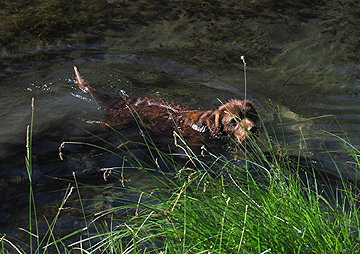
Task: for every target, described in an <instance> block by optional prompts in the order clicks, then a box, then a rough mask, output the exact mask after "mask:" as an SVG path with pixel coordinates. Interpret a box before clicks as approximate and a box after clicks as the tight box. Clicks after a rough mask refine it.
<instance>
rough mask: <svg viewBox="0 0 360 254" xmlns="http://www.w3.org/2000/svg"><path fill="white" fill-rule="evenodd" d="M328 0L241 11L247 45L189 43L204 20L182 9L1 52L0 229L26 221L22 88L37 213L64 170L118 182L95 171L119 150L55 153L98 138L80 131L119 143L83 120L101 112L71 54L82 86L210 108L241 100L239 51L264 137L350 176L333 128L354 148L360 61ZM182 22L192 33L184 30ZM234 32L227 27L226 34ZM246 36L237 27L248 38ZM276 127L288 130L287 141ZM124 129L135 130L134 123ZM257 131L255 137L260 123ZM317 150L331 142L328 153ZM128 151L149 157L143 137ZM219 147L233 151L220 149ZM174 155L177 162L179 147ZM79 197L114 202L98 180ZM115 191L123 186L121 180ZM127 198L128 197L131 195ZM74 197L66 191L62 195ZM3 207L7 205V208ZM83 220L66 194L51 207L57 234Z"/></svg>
mask: <svg viewBox="0 0 360 254" xmlns="http://www.w3.org/2000/svg"><path fill="white" fill-rule="evenodd" d="M330 7H331V6H330V5H329V6H327V7H326V8H330ZM335 7H336V8H337V6H335ZM335 7H334V8H333V9H331V11H329V9H326V8H325V7H324V8H325V9H324V10H322V11H321V12H319V16H321V15H325V14H324V13H325V11H327V15H328V16H329V17H328V18H326V19H321V18H314V19H309V20H308V21H307V22H302V21H300V20H294V19H289V20H287V19H286V18H282V19H280V20H277V22H273V23H272V22H268V19H269V17H270V20H271V17H272V16H274V13H273V12H272V11H269V13H268V15H269V16H267V17H264V16H256V17H252V18H248V19H244V20H243V23H242V27H240V28H239V30H241V31H248V30H246V29H250V30H251V31H252V33H253V34H255V35H253V38H252V39H253V40H254V41H253V43H250V44H256V43H257V45H250V44H246V43H245V44H241V43H240V42H239V41H237V40H236V38H234V42H233V43H229V41H226V39H223V41H222V40H219V41H216V46H215V47H214V45H213V44H201V43H199V44H196V43H193V44H192V43H189V42H188V40H193V39H190V38H194V37H195V38H197V39H198V38H201V35H204V34H205V32H204V30H206V31H209V30H208V29H209V27H208V28H207V29H205V28H203V27H205V24H204V22H203V21H199V22H192V23H191V22H189V23H186V21H184V20H185V18H184V20H182V19H180V21H182V22H183V23H182V22H180V21H172V20H170V21H166V22H165V21H164V22H165V23H164V24H162V23H156V22H154V23H150V24H149V25H148V26H146V27H142V26H139V27H138V30H134V31H133V32H132V33H131V36H129V37H126V38H125V37H123V36H120V35H119V34H117V33H116V32H114V33H113V34H112V36H105V37H104V38H103V41H102V43H99V44H96V45H67V46H59V47H49V48H39V49H26V50H24V51H21V52H20V51H16V52H6V53H4V54H3V55H2V56H1V65H0V66H1V68H0V77H1V79H0V88H1V94H0V112H1V113H0V114H1V117H0V126H1V130H0V160H1V162H2V163H1V164H0V186H1V187H0V194H1V195H0V201H1V202H0V204H1V205H0V229H1V232H3V233H6V234H7V235H10V236H15V237H17V238H20V239H21V238H24V237H25V236H26V233H24V232H22V231H19V230H17V228H19V227H23V228H27V227H28V222H27V219H28V191H29V188H28V179H27V174H26V169H25V167H24V157H25V155H26V147H25V137H26V128H27V125H29V123H30V120H31V119H30V118H31V106H30V104H31V99H32V98H34V99H35V118H34V140H33V160H34V162H33V163H34V173H33V182H34V190H35V193H36V195H35V199H36V204H37V207H38V208H39V214H45V216H47V217H48V218H52V216H53V215H54V213H55V211H56V210H57V208H58V207H59V205H60V202H61V200H62V198H63V197H64V193H65V189H66V188H67V186H68V181H67V180H73V172H75V174H76V176H77V178H78V179H79V181H80V182H83V183H87V184H99V185H104V186H113V187H121V183H120V182H119V181H117V180H115V179H113V178H111V177H110V178H109V179H107V180H108V181H104V178H103V172H102V171H99V169H100V168H108V167H113V166H117V165H123V163H124V160H123V158H124V156H127V155H128V154H127V153H126V152H123V153H120V154H119V156H115V155H111V154H109V153H104V152H103V151H101V150H99V149H95V148H94V147H89V146H85V145H76V144H69V143H67V144H65V148H64V149H63V150H62V152H63V153H64V155H65V159H64V160H63V161H62V160H61V159H60V157H59V146H60V144H61V143H62V142H64V141H69V142H86V143H90V144H97V145H99V146H104V145H105V146H106V144H104V142H102V141H101V140H99V138H98V137H94V136H92V135H91V134H89V133H93V134H96V135H99V137H100V138H102V139H105V140H108V141H110V142H111V143H113V144H115V145H120V144H121V142H120V141H119V140H118V139H117V138H116V137H114V135H113V134H112V133H109V132H106V131H104V129H103V128H102V127H101V126H99V125H98V124H89V123H87V122H86V120H91V121H98V120H100V119H101V116H102V114H101V110H99V109H98V107H97V106H96V104H95V103H94V101H93V100H92V99H91V97H90V96H89V95H87V94H84V93H83V92H82V91H80V90H79V89H78V88H77V85H76V84H75V77H74V73H73V69H72V65H73V64H76V65H77V66H78V67H79V68H80V70H81V73H82V74H83V76H84V78H85V80H86V81H87V82H88V83H89V84H90V85H92V86H93V87H95V88H97V89H100V90H102V91H104V92H106V93H108V94H111V95H113V96H150V97H158V96H160V97H161V98H162V99H164V100H170V101H176V102H178V103H179V104H183V105H186V106H189V107H195V108H199V109H204V110H205V109H210V108H212V109H215V108H216V107H218V106H219V105H220V102H219V101H218V100H217V99H218V98H219V99H220V100H221V101H223V102H226V101H227V100H229V99H233V98H237V99H243V98H244V91H245V87H244V72H243V65H242V61H241V60H240V56H241V55H243V54H244V55H245V56H246V61H247V98H248V99H249V100H252V101H254V103H255V105H256V106H257V107H258V108H259V109H261V112H260V113H261V115H262V116H264V119H265V128H267V129H268V130H271V129H272V128H274V132H275V133H273V134H271V137H270V138H271V139H273V140H275V139H278V140H279V141H280V142H282V143H284V144H289V145H290V146H291V147H292V148H293V149H294V151H295V152H296V151H297V149H299V147H306V148H307V152H304V153H303V155H305V156H310V157H312V158H314V163H318V164H321V165H320V166H319V167H321V168H324V169H325V170H326V171H328V172H332V173H334V174H337V169H336V168H335V167H334V165H333V162H332V161H331V160H330V158H332V159H333V160H335V161H336V163H337V164H338V166H339V170H340V171H341V173H342V174H344V175H345V176H346V177H351V178H357V177H358V172H357V171H356V167H355V166H354V165H353V164H352V163H351V162H350V158H349V156H348V151H347V150H346V149H345V148H344V147H343V143H342V142H341V140H340V139H339V137H340V138H344V139H346V140H349V141H350V142H351V143H352V145H353V146H354V147H356V148H359V145H360V140H359V132H360V118H359V109H360V97H359V84H360V81H359V74H360V72H359V70H360V65H359V61H358V60H357V58H356V57H350V56H351V55H352V54H353V53H351V52H350V53H349V51H346V47H347V46H349V44H345V43H344V42H343V40H340V38H342V36H344V34H346V31H348V29H350V28H349V27H348V26H349V25H343V26H340V25H339V24H337V23H336V20H335V17H337V15H338V12H337V11H335V10H336V8H335ZM339 12H341V10H340V11H339ZM320 13H322V14H321V15H320ZM275 16H276V15H275ZM341 17H342V19H345V17H344V16H341ZM217 22H218V23H217V26H218V27H221V25H224V27H225V25H226V24H227V22H228V21H226V20H225V21H224V20H218V21H217ZM184 24H186V25H184ZM349 24H350V25H351V23H349ZM187 26H191V31H193V32H191V34H190V35H188V34H189V29H190V28H189V27H187ZM213 26H215V25H213ZM229 27H230V28H232V27H231V26H230V25H229ZM222 28H223V27H222ZM230 28H229V29H230ZM330 28H331V29H335V30H336V33H334V32H333V30H331V29H330ZM237 29H238V28H237ZM329 29H330V30H329ZM230 30H231V29H230ZM152 31H154V32H152ZM236 31H238V30H236ZM329 31H330V32H329ZM228 32H230V31H228ZM207 33H208V32H207ZM225 33H226V31H224V34H225ZM169 34H173V35H175V38H174V37H171V36H169ZM199 34H200V35H199ZM232 34H233V36H235V33H234V32H232ZM239 34H240V35H241V36H243V35H244V34H241V33H240V32H239ZM250 34H251V33H249V32H246V33H245V35H246V36H250ZM240 35H239V37H240ZM351 36H354V35H349V37H347V38H348V40H350V39H351V38H353V37H351ZM114 38H116V39H114ZM263 38H266V39H267V41H265V40H262V39H263ZM289 38H290V39H289ZM176 39H178V42H176ZM114 40H115V42H114ZM249 40H250V39H249ZM250 41H251V40H250ZM259 41H260V42H262V43H263V44H261V43H259ZM166 42H168V45H167V43H166ZM175 43H178V44H175ZM160 44H161V45H165V46H159V45H160ZM174 44H175V46H173V45H174ZM109 45H112V46H109ZM119 45H120V46H119ZM184 45H185V46H184ZM182 46H184V47H182ZM355 53H356V52H355ZM269 100H271V102H270V101H269ZM272 106H274V108H275V109H273V108H272ZM277 106H279V109H280V114H281V115H282V116H283V117H284V119H283V121H284V122H285V123H286V124H285V125H284V128H282V127H281V125H280V121H279V120H278V119H277V117H276V114H275V111H276V109H277ZM306 119H310V120H306ZM283 132H285V133H286V139H285V140H284V139H283ZM302 133H303V135H302ZM330 133H332V134H335V135H336V136H333V135H331V134H330ZM123 134H124V135H126V137H128V138H131V139H134V140H141V136H140V135H139V132H138V131H137V130H128V131H126V132H124V133H123ZM345 134H346V135H345ZM260 137H261V138H263V139H264V138H265V137H264V135H263V133H260ZM160 141H161V142H160ZM172 142H173V140H172V138H171V137H170V138H165V139H159V146H160V148H162V149H164V150H165V151H166V149H167V145H168V144H171V143H172ZM324 151H331V154H330V156H331V157H329V154H327V153H323V152H324ZM131 152H133V153H134V154H135V155H136V156H137V157H138V158H140V159H141V160H142V161H144V162H148V163H151V162H150V161H149V160H148V159H147V158H146V151H144V150H143V149H142V148H141V147H140V148H136V147H132V150H131ZM177 152H181V151H177ZM221 152H222V153H224V154H226V155H227V156H231V155H230V154H229V153H228V152H226V151H225V150H224V151H221ZM177 159H178V160H179V163H181V162H182V157H181V156H179V158H177ZM315 159H316V160H317V161H315ZM126 165H127V164H126ZM127 166H128V168H127V169H126V171H125V172H123V174H124V177H125V179H132V180H133V182H132V184H134V185H136V184H139V185H140V182H141V181H146V178H144V175H143V174H142V173H141V172H140V171H137V170H134V169H132V168H131V167H130V166H131V165H130V164H129V165H127ZM354 167H355V168H354ZM60 178H61V179H63V180H59V179H60ZM64 179H65V180H64ZM140 180H141V181H140ZM83 195H84V197H91V198H93V199H94V201H88V202H87V203H86V209H88V210H89V211H90V210H91V211H92V212H96V211H102V210H103V209H104V208H105V207H106V208H109V207H115V206H116V205H118V204H119V201H116V200H115V201H114V199H112V198H113V197H112V196H111V195H109V194H106V193H105V192H102V190H101V189H100V190H93V192H91V193H90V192H84V193H83ZM114 195H115V194H114ZM116 195H120V196H122V195H123V196H127V195H130V194H129V193H126V192H125V191H124V190H122V192H121V191H117V192H116ZM131 198H133V199H134V200H137V198H138V197H131ZM75 199H76V197H75V195H74V194H73V195H72V196H71V197H70V201H69V202H72V201H73V200H75ZM95 199H98V200H102V201H95ZM74 203H75V202H74ZM70 207H71V208H70ZM13 211H17V212H16V214H14V212H13ZM39 222H40V225H41V227H43V228H47V226H46V223H45V220H43V219H40V220H39ZM81 227H84V224H83V219H82V215H81V211H80V209H79V208H78V207H77V208H74V207H72V206H71V205H70V204H69V211H64V212H63V213H61V216H60V218H59V221H58V228H57V232H60V233H66V232H71V231H73V230H76V229H78V228H81ZM25 242H26V241H25Z"/></svg>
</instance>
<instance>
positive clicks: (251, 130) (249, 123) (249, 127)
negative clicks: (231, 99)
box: [245, 119, 257, 133]
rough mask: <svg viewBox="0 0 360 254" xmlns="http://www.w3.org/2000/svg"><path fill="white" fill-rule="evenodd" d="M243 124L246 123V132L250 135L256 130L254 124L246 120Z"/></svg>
mask: <svg viewBox="0 0 360 254" xmlns="http://www.w3.org/2000/svg"><path fill="white" fill-rule="evenodd" d="M245 123H246V127H247V129H248V131H250V132H252V133H256V131H257V128H256V126H255V124H254V123H253V121H251V120H249V119H246V120H245Z"/></svg>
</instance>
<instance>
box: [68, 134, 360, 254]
mask: <svg viewBox="0 0 360 254" xmlns="http://www.w3.org/2000/svg"><path fill="white" fill-rule="evenodd" d="M263 131H265V132H266V130H263ZM329 135H330V134H329ZM265 136H270V135H269V134H268V133H266V135H265ZM299 138H300V140H299V141H300V143H302V144H303V145H302V147H303V150H301V149H300V152H299V153H300V154H301V153H302V152H305V151H306V138H305V136H304V134H301V135H300V137H299ZM337 138H339V139H341V141H342V142H343V144H344V151H347V152H348V153H349V156H350V157H352V158H353V162H354V163H355V164H354V165H356V166H357V165H359V164H358V156H357V154H359V151H358V150H357V149H356V148H355V147H354V146H352V145H351V144H350V143H349V142H348V141H346V139H342V138H341V137H338V136H337ZM177 143H178V146H182V147H183V149H184V151H186V154H187V156H188V162H187V163H185V165H182V166H180V167H179V164H178V163H177V162H176V161H175V160H174V159H173V157H172V156H171V154H170V155H167V154H165V153H164V152H162V151H160V150H159V149H157V148H156V146H155V144H154V143H153V142H152V140H151V139H149V137H147V136H146V135H144V144H145V145H146V147H147V148H148V150H149V153H150V156H149V157H150V158H151V159H153V160H154V161H155V160H156V161H157V165H158V163H159V162H164V163H165V164H166V165H167V167H166V168H165V169H164V168H162V167H156V168H148V167H147V165H142V164H141V161H139V160H137V158H130V157H129V159H132V161H133V164H132V165H133V166H134V167H136V168H138V169H139V170H141V171H143V172H144V174H146V175H147V178H148V179H150V180H151V183H150V184H149V183H148V184H149V185H150V187H149V188H145V187H139V188H131V187H129V189H130V190H131V191H132V192H133V195H135V196H138V198H133V199H132V200H133V201H130V200H129V201H128V203H127V204H126V205H124V206H122V207H114V208H112V209H110V210H106V211H104V212H103V214H107V215H109V214H112V211H115V210H116V211H119V210H123V211H127V213H128V219H127V220H125V221H124V219H122V220H119V219H117V218H116V215H115V214H114V215H112V216H110V217H109V216H106V217H105V216H104V215H103V214H102V215H101V216H98V217H96V216H95V219H93V221H95V220H96V221H97V222H98V223H94V227H96V230H97V232H98V234H97V235H95V236H92V237H89V238H88V239H81V240H79V241H78V242H74V243H73V244H72V245H71V246H79V245H80V244H81V243H82V242H84V241H90V240H91V241H92V242H93V245H92V247H89V248H87V249H86V251H88V252H90V253H97V252H99V251H100V250H101V251H103V252H105V253H129V252H134V253H143V252H144V253H145V252H146V253H149V252H152V253H209V252H211V253H268V252H269V253H356V252H357V251H358V243H359V235H358V232H359V229H360V228H359V219H358V193H359V188H358V186H357V183H356V182H351V181H347V180H345V179H342V178H341V175H339V177H338V185H335V184H334V183H333V182H330V179H327V176H329V175H326V174H323V175H322V178H321V179H320V178H319V172H318V171H319V169H318V168H315V167H313V166H312V164H311V163H310V162H311V161H310V159H309V160H308V161H307V163H306V158H303V157H301V156H300V155H299V154H298V155H296V154H295V155H294V154H293V151H292V150H291V149H290V148H287V147H285V148H282V149H279V148H276V147H280V144H279V143H276V142H275V143H273V142H270V141H262V140H259V139H258V138H257V137H255V136H253V137H252V138H250V139H249V140H248V141H247V149H246V151H245V154H243V156H242V157H241V156H237V157H236V159H235V158H232V159H229V158H225V157H223V156H218V155H214V154H212V153H211V152H209V151H207V150H206V149H204V150H203V153H202V154H201V155H197V154H194V153H193V152H192V150H191V149H190V148H189V147H188V146H186V143H185V142H184V141H183V140H181V137H177ZM241 149H244V147H240V148H239V150H241ZM329 159H331V156H329ZM304 160H305V162H304ZM333 163H334V168H337V167H338V166H337V164H336V162H335V161H333ZM356 166H355V167H354V170H355V168H356ZM117 170H119V171H121V170H122V169H121V167H119V168H118V169H117ZM169 171H171V172H172V173H169ZM115 172H116V169H115V170H114V171H113V173H115ZM301 176H302V177H301ZM330 176H331V175H330ZM324 185H325V187H324ZM119 191H120V190H119ZM113 195H114V198H116V194H113ZM134 200H138V202H135V201H134ZM122 201H124V200H122Z"/></svg>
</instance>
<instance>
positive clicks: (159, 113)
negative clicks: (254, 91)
mask: <svg viewBox="0 0 360 254" xmlns="http://www.w3.org/2000/svg"><path fill="white" fill-rule="evenodd" d="M74 71H75V75H76V79H77V82H78V86H79V88H80V89H82V90H83V91H84V92H87V93H90V94H92V95H93V96H94V98H95V99H96V100H98V101H99V102H101V103H103V105H105V108H106V113H105V117H106V121H107V123H108V124H109V125H110V126H111V127H112V128H114V129H116V130H121V129H125V128H128V127H131V126H136V125H137V124H140V125H143V126H145V127H146V128H147V129H149V130H151V131H153V132H156V133H160V134H162V133H167V134H171V133H172V131H174V130H179V131H180V132H181V135H183V136H184V137H185V138H186V139H187V141H188V142H189V141H190V142H195V143H196V142H199V141H200V140H206V139H209V138H213V139H218V138H220V137H221V136H222V135H224V134H227V135H230V136H233V137H235V138H236V139H237V140H238V141H239V142H243V141H244V140H245V139H246V136H247V135H248V132H254V131H255V130H256V126H255V121H256V120H257V112H256V110H255V108H254V107H253V104H252V103H251V102H250V101H246V103H245V102H244V101H240V100H231V101H229V102H227V103H225V104H224V105H222V106H220V107H219V108H218V109H217V110H215V111H211V110H208V111H200V110H197V109H191V108H188V107H184V106H181V105H178V104H176V103H175V102H167V101H163V100H160V99H154V98H150V97H132V98H126V99H123V98H113V97H111V96H109V95H106V94H104V93H102V92H100V91H98V90H96V89H95V88H92V87H90V86H89V85H88V84H87V83H86V82H85V81H84V80H83V79H82V76H81V74H80V72H79V70H78V68H77V67H76V66H74ZM245 105H246V106H245ZM245 107H246V118H245V119H244V113H245V112H244V111H245ZM176 127H177V128H176Z"/></svg>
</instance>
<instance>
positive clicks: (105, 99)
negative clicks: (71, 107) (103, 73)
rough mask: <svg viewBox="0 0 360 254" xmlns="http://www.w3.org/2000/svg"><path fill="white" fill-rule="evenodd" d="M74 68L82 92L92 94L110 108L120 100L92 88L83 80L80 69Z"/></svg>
mask: <svg viewBox="0 0 360 254" xmlns="http://www.w3.org/2000/svg"><path fill="white" fill-rule="evenodd" d="M73 67H74V72H75V76H76V80H77V84H78V86H79V88H80V89H81V90H83V91H84V92H85V93H89V94H91V95H92V96H93V97H94V98H95V99H96V100H97V101H98V102H100V103H102V104H103V105H105V106H109V105H111V104H113V103H115V102H116V101H118V99H115V98H113V97H111V96H109V95H107V94H104V93H102V92H100V91H98V90H96V89H95V88H93V87H91V86H90V85H89V84H88V83H86V82H85V81H84V80H83V78H82V76H81V73H80V71H79V69H78V67H76V66H75V65H73Z"/></svg>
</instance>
